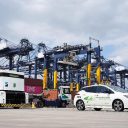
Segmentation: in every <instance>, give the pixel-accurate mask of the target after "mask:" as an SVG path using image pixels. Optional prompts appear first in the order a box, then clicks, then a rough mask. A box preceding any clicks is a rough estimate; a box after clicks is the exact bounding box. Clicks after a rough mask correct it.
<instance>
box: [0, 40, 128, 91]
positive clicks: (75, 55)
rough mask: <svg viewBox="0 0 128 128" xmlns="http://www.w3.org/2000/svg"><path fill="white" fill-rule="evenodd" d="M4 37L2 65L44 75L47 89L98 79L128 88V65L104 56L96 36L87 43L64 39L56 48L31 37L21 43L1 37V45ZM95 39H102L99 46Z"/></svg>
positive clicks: (1, 49)
mask: <svg viewBox="0 0 128 128" xmlns="http://www.w3.org/2000/svg"><path fill="white" fill-rule="evenodd" d="M2 41H4V42H5V44H6V45H4V47H1V48H0V69H9V70H16V71H17V72H20V71H22V72H24V73H25V75H26V77H29V78H35V79H37V78H40V79H42V80H43V89H47V88H53V89H57V88H58V86H60V85H69V86H71V85H73V84H74V85H75V86H76V89H77V90H79V88H81V87H82V86H85V85H91V84H94V83H98V84H101V83H105V84H109V83H111V84H113V85H115V86H121V87H122V88H126V83H125V80H126V78H128V69H127V68H125V69H123V70H120V71H118V70H116V67H117V66H119V65H120V64H118V63H116V62H114V61H112V60H107V59H105V58H104V57H103V56H102V54H101V51H102V48H101V47H100V45H99V41H98V40H96V39H93V38H90V42H89V44H87V45H84V44H80V45H68V44H67V43H64V44H63V46H56V47H54V48H52V49H49V48H48V47H47V46H46V45H45V44H44V43H39V44H38V45H34V44H32V43H31V42H30V41H29V40H28V39H22V40H21V41H20V43H19V44H17V45H15V43H11V42H10V41H8V40H6V39H3V38H0V45H1V46H2ZM93 41H96V42H98V45H97V46H96V47H92V44H93ZM39 55H41V56H40V57H39Z"/></svg>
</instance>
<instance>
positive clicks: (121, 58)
mask: <svg viewBox="0 0 128 128" xmlns="http://www.w3.org/2000/svg"><path fill="white" fill-rule="evenodd" d="M0 17H1V18H0V37H4V38H6V39H8V40H10V41H12V42H15V43H19V42H20V40H21V39H22V38H28V39H29V40H30V42H32V43H34V44H38V43H40V42H44V43H45V44H46V45H47V46H48V47H51V48H52V47H54V46H57V45H62V44H63V43H64V42H66V43H68V44H72V45H74V44H81V43H82V44H88V43H89V37H93V38H96V39H98V40H99V41H100V45H101V47H103V53H102V54H103V55H104V56H105V57H106V58H108V59H112V60H114V61H116V62H118V63H121V64H123V65H125V66H128V57H127V52H128V42H127V41H128V1H127V0H0ZM94 43H96V42H94ZM94 45H96V44H94Z"/></svg>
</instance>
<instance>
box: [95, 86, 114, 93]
mask: <svg viewBox="0 0 128 128" xmlns="http://www.w3.org/2000/svg"><path fill="white" fill-rule="evenodd" d="M96 91H97V93H113V91H112V90H110V89H108V88H106V87H103V86H97V90H96Z"/></svg>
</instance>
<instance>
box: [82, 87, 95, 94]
mask: <svg viewBox="0 0 128 128" xmlns="http://www.w3.org/2000/svg"><path fill="white" fill-rule="evenodd" d="M84 90H85V91H86V92H92V93H96V87H95V86H93V87H86V88H84Z"/></svg>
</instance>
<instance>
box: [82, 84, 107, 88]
mask: <svg viewBox="0 0 128 128" xmlns="http://www.w3.org/2000/svg"><path fill="white" fill-rule="evenodd" d="M95 86H96V87H97V86H104V87H106V86H107V85H104V84H94V85H90V86H84V87H83V88H87V87H95Z"/></svg>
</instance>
